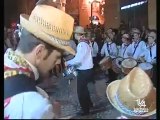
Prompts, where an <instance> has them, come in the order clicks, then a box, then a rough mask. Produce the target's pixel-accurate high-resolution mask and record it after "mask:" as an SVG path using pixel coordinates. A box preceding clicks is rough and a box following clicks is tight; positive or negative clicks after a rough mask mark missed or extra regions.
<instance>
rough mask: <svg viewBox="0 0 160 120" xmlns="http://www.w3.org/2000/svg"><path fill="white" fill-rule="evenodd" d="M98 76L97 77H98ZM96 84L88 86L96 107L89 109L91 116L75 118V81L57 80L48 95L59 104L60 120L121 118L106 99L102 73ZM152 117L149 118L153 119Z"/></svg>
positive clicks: (76, 109) (77, 104)
mask: <svg viewBox="0 0 160 120" xmlns="http://www.w3.org/2000/svg"><path fill="white" fill-rule="evenodd" d="M98 76H99V77H98ZM95 78H97V79H96V83H95V84H93V83H92V82H91V83H89V84H88V87H89V91H90V95H91V99H92V102H93V103H94V105H95V106H96V107H95V108H93V109H91V114H89V115H87V116H76V112H78V111H79V110H80V106H79V102H78V97H77V93H76V79H74V80H72V81H71V82H70V84H69V83H68V80H66V79H64V78H63V79H62V78H59V79H61V80H58V82H57V85H56V86H55V87H54V88H53V89H52V90H51V91H53V92H51V93H50V96H52V98H53V100H58V101H60V102H61V117H62V118H70V119H71V118H75V119H116V118H117V117H119V116H121V113H120V112H119V111H117V110H116V109H115V108H114V107H112V105H111V104H110V102H109V101H108V99H107V97H106V93H105V92H106V88H107V85H106V83H105V81H106V80H107V79H108V78H105V77H104V75H103V74H102V72H99V73H97V74H96V76H95ZM155 117H156V116H155V115H154V116H152V117H151V118H152V119H153V118H155Z"/></svg>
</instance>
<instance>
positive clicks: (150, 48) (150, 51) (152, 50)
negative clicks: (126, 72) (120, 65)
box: [144, 30, 157, 87]
mask: <svg viewBox="0 0 160 120" xmlns="http://www.w3.org/2000/svg"><path fill="white" fill-rule="evenodd" d="M156 39H157V35H156V31H155V30H151V31H150V32H149V34H148V43H147V49H146V51H145V57H144V59H145V61H146V62H149V63H151V64H152V65H153V77H152V81H153V84H154V86H155V87H156V81H157V74H156V73H157V71H156V69H157V67H156V63H157V61H156V57H157V55H156V54H157V52H156V51H157V44H156V42H155V41H156Z"/></svg>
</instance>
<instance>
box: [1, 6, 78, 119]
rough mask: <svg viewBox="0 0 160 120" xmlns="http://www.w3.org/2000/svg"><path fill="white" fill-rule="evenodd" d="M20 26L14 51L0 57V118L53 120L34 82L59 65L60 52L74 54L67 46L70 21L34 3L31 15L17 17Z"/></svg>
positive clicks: (47, 98) (50, 110)
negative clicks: (0, 101) (0, 83)
mask: <svg viewBox="0 0 160 120" xmlns="http://www.w3.org/2000/svg"><path fill="white" fill-rule="evenodd" d="M48 13H49V14H48ZM55 18H56V19H55ZM20 24H21V27H22V33H21V36H20V41H19V44H18V47H17V49H16V51H13V50H12V49H8V50H7V51H6V53H5V55H4V119H53V118H55V114H54V113H53V109H54V106H53V107H52V104H51V103H50V101H49V96H48V95H47V93H46V92H45V91H44V90H42V89H40V88H38V87H37V86H36V83H35V82H36V80H37V79H38V78H40V77H46V76H48V75H49V74H50V72H51V71H52V69H53V68H54V67H55V65H56V64H60V60H61V56H62V52H63V51H68V52H70V53H71V54H74V55H75V51H74V50H73V49H72V48H71V47H70V46H69V39H70V37H71V35H72V32H73V25H74V19H73V18H72V17H71V16H69V15H68V14H66V13H65V12H63V11H61V10H59V9H57V8H55V7H52V6H48V5H44V4H38V5H36V7H35V8H34V9H33V11H32V13H31V15H26V14H21V15H20Z"/></svg>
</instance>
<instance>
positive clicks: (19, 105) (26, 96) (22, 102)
mask: <svg viewBox="0 0 160 120" xmlns="http://www.w3.org/2000/svg"><path fill="white" fill-rule="evenodd" d="M37 90H38V89H37ZM42 94H43V93H39V92H24V93H20V94H17V95H14V96H13V97H11V99H10V101H9V102H8V103H5V104H6V105H7V104H8V105H7V106H6V107H5V108H4V118H5V117H9V119H53V117H54V114H53V107H52V105H51V104H50V103H49V100H48V98H46V96H45V95H42ZM5 104H4V105H5Z"/></svg>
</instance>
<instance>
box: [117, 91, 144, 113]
mask: <svg viewBox="0 0 160 120" xmlns="http://www.w3.org/2000/svg"><path fill="white" fill-rule="evenodd" d="M115 101H116V103H117V105H118V106H119V107H120V108H121V109H122V110H123V111H124V112H125V113H126V114H128V115H131V116H138V115H142V114H144V113H145V112H144V111H134V110H131V109H128V108H127V107H125V106H124V105H123V104H122V102H121V101H120V99H119V95H118V94H117V93H116V95H115Z"/></svg>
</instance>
